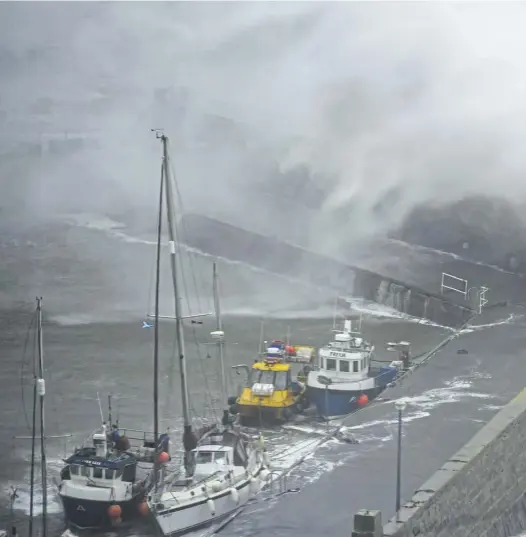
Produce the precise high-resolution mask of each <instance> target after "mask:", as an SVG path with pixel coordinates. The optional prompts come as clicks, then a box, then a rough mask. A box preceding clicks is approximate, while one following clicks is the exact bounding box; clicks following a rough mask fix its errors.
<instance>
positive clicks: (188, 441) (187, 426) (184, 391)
mask: <svg viewBox="0 0 526 537" xmlns="http://www.w3.org/2000/svg"><path fill="white" fill-rule="evenodd" d="M156 136H157V138H159V139H160V140H161V142H162V146H163V167H164V183H165V187H166V212H167V216H168V235H169V240H170V241H169V246H170V265H171V269H172V283H173V290H174V300H175V325H176V332H177V351H178V354H179V374H180V377H181V399H182V410H183V420H184V431H183V447H184V450H185V470H186V472H187V474H189V473H190V457H189V453H190V452H191V451H192V450H193V449H195V448H196V447H197V439H196V437H195V435H194V434H193V432H192V422H191V421H190V413H189V403H188V383H187V378H186V360H185V356H184V354H185V353H184V336H183V323H182V315H181V298H180V296H179V282H178V278H177V263H176V257H175V256H176V247H175V242H176V236H175V223H174V207H173V194H172V184H171V181H170V174H169V170H170V168H169V164H168V138H167V136H166V135H165V134H164V133H163V132H162V131H159V130H157V131H156Z"/></svg>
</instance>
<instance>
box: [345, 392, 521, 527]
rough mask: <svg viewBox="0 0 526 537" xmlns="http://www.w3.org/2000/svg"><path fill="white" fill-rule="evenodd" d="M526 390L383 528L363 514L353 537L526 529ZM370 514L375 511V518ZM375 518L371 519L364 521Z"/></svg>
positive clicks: (373, 519) (456, 454)
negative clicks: (525, 446) (373, 514)
mask: <svg viewBox="0 0 526 537" xmlns="http://www.w3.org/2000/svg"><path fill="white" fill-rule="evenodd" d="M525 443H526V389H524V390H522V391H521V392H520V393H519V395H517V396H516V397H515V399H513V400H512V401H511V402H510V403H508V405H506V406H505V407H504V408H503V409H502V410H501V411H500V412H499V413H498V414H497V415H496V416H495V417H494V418H493V419H492V420H491V421H490V422H489V423H488V424H487V425H486V426H484V427H483V428H482V429H481V430H480V431H479V432H478V433H477V434H476V435H475V436H474V437H473V438H472V439H471V440H470V441H469V442H468V443H467V444H466V445H465V446H464V447H462V448H461V449H460V450H459V451H458V452H457V453H455V454H454V455H453V456H452V457H451V458H450V459H449V460H448V461H447V462H446V463H445V464H444V465H443V466H442V467H441V468H440V469H439V470H438V471H437V472H436V473H435V474H434V475H433V476H432V477H431V478H430V479H429V480H428V481H426V482H425V483H424V484H423V485H422V486H421V487H420V489H419V490H417V491H416V492H415V494H414V496H413V497H412V498H411V500H410V501H408V502H406V503H405V504H404V505H403V506H402V508H401V509H400V512H399V513H398V514H397V516H395V517H394V518H393V519H391V520H390V521H389V522H388V523H387V524H386V525H385V526H384V527H383V529H382V528H381V524H380V520H381V514H379V512H377V511H375V512H367V511H361V512H360V514H359V515H358V516H356V517H355V521H354V526H355V527H354V531H353V532H352V535H353V537H377V536H382V537H417V536H418V537H466V536H468V535H469V536H473V537H509V536H511V535H515V534H517V533H518V532H520V531H522V530H524V529H525V528H526V509H525V501H526V498H525V491H526V450H525V449H524V445H525ZM369 513H375V515H376V516H375V517H374V518H373V517H372V516H371V515H370V514H369ZM364 514H365V515H366V516H365V519H367V518H369V519H370V520H369V521H367V520H365V523H364V521H363V519H364Z"/></svg>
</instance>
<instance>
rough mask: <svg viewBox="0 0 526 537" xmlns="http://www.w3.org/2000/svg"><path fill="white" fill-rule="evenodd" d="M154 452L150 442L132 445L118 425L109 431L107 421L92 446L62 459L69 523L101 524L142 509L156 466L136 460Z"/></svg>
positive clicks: (61, 491)
mask: <svg viewBox="0 0 526 537" xmlns="http://www.w3.org/2000/svg"><path fill="white" fill-rule="evenodd" d="M144 444H146V445H144ZM164 447H165V448H166V443H165V444H164ZM132 449H134V450H135V453H134V452H132V451H131V450H132ZM154 452H155V448H154V447H152V446H150V442H148V441H145V442H143V445H142V446H137V447H135V448H132V446H131V445H130V441H129V439H128V437H126V436H124V435H119V432H118V429H117V428H114V429H113V431H112V432H111V433H108V431H107V427H106V425H104V424H103V425H102V427H101V429H100V430H98V431H96V432H94V433H93V434H92V436H91V445H87V446H86V445H85V446H83V447H80V448H78V449H76V450H75V451H74V453H73V455H71V456H70V457H69V458H68V459H66V460H65V461H64V462H65V463H66V466H65V467H64V468H63V469H62V472H61V482H60V484H59V487H58V492H59V496H60V498H61V500H62V504H63V506H64V512H65V515H66V521H67V522H68V524H70V525H72V526H74V527H77V528H81V529H88V528H89V529H100V528H107V527H112V526H116V525H120V524H121V523H122V522H127V521H130V520H131V519H133V518H135V517H138V516H140V515H141V514H143V513H142V512H141V511H142V510H143V506H141V505H140V504H141V503H142V502H144V500H145V497H146V493H147V492H148V490H149V488H150V482H151V470H152V469H153V465H152V467H149V468H146V467H143V468H140V467H139V464H138V463H139V462H143V463H145V462H150V461H153V453H154Z"/></svg>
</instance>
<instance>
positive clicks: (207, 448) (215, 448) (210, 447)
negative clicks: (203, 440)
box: [192, 444, 233, 452]
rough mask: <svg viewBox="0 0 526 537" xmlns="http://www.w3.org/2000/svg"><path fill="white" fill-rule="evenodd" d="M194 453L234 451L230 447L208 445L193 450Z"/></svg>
mask: <svg viewBox="0 0 526 537" xmlns="http://www.w3.org/2000/svg"><path fill="white" fill-rule="evenodd" d="M192 451H195V452H203V451H214V452H216V451H222V452H227V451H233V448H232V447H230V446H218V445H214V444H206V445H204V446H199V447H197V448H195V449H193V450H192Z"/></svg>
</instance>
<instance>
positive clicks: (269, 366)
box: [252, 360, 290, 371]
mask: <svg viewBox="0 0 526 537" xmlns="http://www.w3.org/2000/svg"><path fill="white" fill-rule="evenodd" d="M252 369H257V370H259V371H288V370H289V369H290V364H284V363H283V362H267V361H265V360H262V361H261V362H256V363H255V364H253V365H252Z"/></svg>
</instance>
